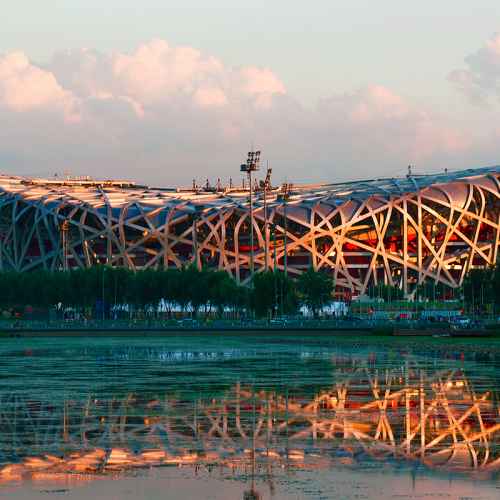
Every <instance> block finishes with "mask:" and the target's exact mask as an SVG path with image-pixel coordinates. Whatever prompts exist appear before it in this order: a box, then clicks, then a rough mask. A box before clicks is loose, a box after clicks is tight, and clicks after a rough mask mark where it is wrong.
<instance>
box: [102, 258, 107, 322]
mask: <svg viewBox="0 0 500 500" xmlns="http://www.w3.org/2000/svg"><path fill="white" fill-rule="evenodd" d="M105 272H106V268H105V267H104V266H103V268H102V321H103V323H104V319H105V314H104V273H105Z"/></svg>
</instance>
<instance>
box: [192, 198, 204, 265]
mask: <svg viewBox="0 0 500 500" xmlns="http://www.w3.org/2000/svg"><path fill="white" fill-rule="evenodd" d="M202 212H203V208H202V207H199V206H197V207H195V209H194V213H193V231H192V238H193V264H194V265H195V266H196V269H198V270H200V258H199V255H198V221H199V220H200V218H201V214H202Z"/></svg>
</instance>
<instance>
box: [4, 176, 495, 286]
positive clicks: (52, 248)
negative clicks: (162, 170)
mask: <svg viewBox="0 0 500 500" xmlns="http://www.w3.org/2000/svg"><path fill="white" fill-rule="evenodd" d="M248 194H249V193H248V189H246V190H245V189H237V188H231V189H219V190H218V189H212V190H190V191H188V190H175V189H159V188H158V189H156V188H149V187H146V186H140V185H137V184H134V183H131V182H126V181H95V180H91V179H84V180H77V179H67V180H61V179H52V180H48V179H29V178H23V177H13V176H0V266H1V268H2V269H15V270H20V271H24V270H26V271H27V270H31V269H36V268H41V267H43V268H47V269H60V268H64V267H66V266H68V267H84V266H92V265H95V264H99V263H101V264H102V263H106V264H108V265H114V266H125V267H128V268H131V269H140V268H148V267H158V266H163V267H172V266H175V267H181V266H184V265H187V264H189V263H193V264H195V265H198V266H202V265H203V266H207V267H211V268H216V269H224V270H226V271H227V272H229V273H230V274H231V275H233V276H234V277H235V278H236V279H237V280H238V281H239V282H242V283H247V282H248V281H249V280H250V261H251V257H252V256H253V262H254V269H255V272H261V271H263V270H265V269H272V268H275V267H276V268H278V269H284V267H285V266H286V267H287V271H288V272H289V273H290V274H292V275H298V274H300V273H301V272H303V271H304V270H305V269H307V268H309V267H310V266H312V267H313V268H315V269H320V270H324V271H325V272H327V273H329V274H331V276H332V279H334V280H335V283H336V287H337V292H338V293H349V294H351V293H352V294H353V295H357V294H360V293H361V294H362V293H366V291H367V290H368V288H369V287H370V286H373V285H376V284H377V283H385V284H389V285H393V286H398V287H400V288H401V289H403V290H404V292H405V293H407V294H411V293H412V292H413V290H415V287H416V285H418V284H420V283H423V282H424V281H426V280H433V281H435V282H439V283H443V284H444V285H447V286H449V287H451V288H455V287H458V286H460V284H461V283H462V281H463V278H464V275H465V273H466V272H467V270H468V269H470V268H471V267H473V266H485V265H488V264H493V263H495V262H496V260H497V253H498V246H499V243H500V226H499V222H500V221H499V215H500V199H499V197H500V167H490V168H481V169H473V170H472V169H471V170H464V171H459V172H453V173H448V172H446V173H443V174H436V175H408V176H406V177H404V178H389V179H374V180H367V181H356V182H347V183H340V184H323V185H307V186H304V185H303V186H293V187H292V189H291V190H290V191H289V196H283V194H284V193H283V188H271V189H270V190H269V191H268V192H267V194H266V201H267V203H266V208H264V203H263V201H264V193H263V192H262V191H258V190H257V191H256V192H255V193H254V208H253V228H254V246H253V248H252V247H251V245H250V235H249V233H250V230H249V228H250V216H249V199H248V198H249V196H248ZM266 248H267V250H268V251H267V252H266ZM285 253H286V254H287V259H285V258H284V256H285ZM266 256H267V262H266Z"/></svg>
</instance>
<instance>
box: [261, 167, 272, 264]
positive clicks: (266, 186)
mask: <svg viewBox="0 0 500 500" xmlns="http://www.w3.org/2000/svg"><path fill="white" fill-rule="evenodd" d="M272 172H273V169H272V168H269V166H268V167H267V173H266V179H265V181H264V182H263V183H262V188H263V190H264V262H265V265H264V270H265V271H267V270H268V269H269V231H268V222H267V192H268V190H269V189H271V174H272Z"/></svg>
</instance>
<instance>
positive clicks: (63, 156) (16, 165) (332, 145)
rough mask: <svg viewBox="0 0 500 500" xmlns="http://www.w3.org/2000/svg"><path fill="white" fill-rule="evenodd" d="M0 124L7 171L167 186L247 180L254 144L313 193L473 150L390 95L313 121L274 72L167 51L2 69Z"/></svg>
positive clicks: (12, 63)
mask: <svg viewBox="0 0 500 500" xmlns="http://www.w3.org/2000/svg"><path fill="white" fill-rule="evenodd" d="M0 120H1V121H2V123H3V124H7V127H5V126H4V127H3V128H2V130H1V131H0V159H2V158H4V159H7V160H8V161H9V164H4V165H1V166H0V168H2V169H3V170H5V169H8V168H10V170H11V171H13V170H17V171H19V172H20V173H22V172H27V173H29V172H31V173H39V172H44V171H45V172H47V173H50V172H54V171H56V170H59V171H61V170H65V169H67V168H70V169H71V170H72V171H73V172H74V173H75V174H89V175H94V176H97V177H103V176H104V177H129V178H135V179H138V180H141V181H144V182H150V183H162V184H175V183H189V182H190V179H191V178H192V177H198V178H202V177H203V178H206V177H207V176H209V177H214V178H216V177H225V178H226V179H227V178H228V177H229V176H233V177H236V178H238V175H239V174H238V171H237V166H238V164H239V163H240V162H241V160H242V156H244V155H245V154H246V151H247V148H248V147H249V146H250V144H251V143H252V142H253V143H254V144H255V145H256V146H258V147H260V148H262V149H263V150H264V152H265V155H266V157H269V156H270V157H271V159H272V160H273V162H272V163H273V164H274V166H275V167H276V168H275V172H276V173H277V175H279V173H280V172H283V174H282V176H284V175H287V176H288V178H289V180H294V179H301V180H308V181H315V180H336V179H337V180H338V179H346V178H356V177H361V176H366V175H374V174H381V175H382V174H384V173H388V172H396V171H400V172H401V171H403V170H404V169H405V166H406V165H407V164H408V163H414V162H417V163H419V165H420V166H421V168H422V169H426V168H428V167H430V166H433V165H439V166H440V167H441V166H442V163H443V162H453V161H459V162H463V161H464V160H463V158H465V157H466V155H465V153H466V152H467V151H468V149H469V148H470V144H469V141H468V140H466V134H464V133H463V132H461V131H456V130H454V129H453V127H451V126H450V125H449V124H448V123H447V121H446V120H444V119H442V118H440V117H438V116H435V114H434V113H432V112H430V111H429V110H425V109H419V108H417V107H416V106H414V105H413V104H412V103H411V102H409V101H408V100H407V99H405V98H404V97H402V96H400V95H398V94H397V93H395V92H394V91H392V90H391V89H388V88H386V87H384V86H381V85H368V86H366V87H363V88H361V89H358V90H356V91H353V92H350V93H347V94H335V93H332V96H330V97H328V98H326V99H323V100H321V101H320V103H319V105H318V107H317V109H307V108H304V107H303V106H301V105H300V104H299V102H298V101H297V100H295V99H294V98H293V97H292V96H290V95H289V94H288V92H287V89H286V87H285V84H284V83H283V82H282V81H281V80H280V78H279V77H278V76H277V75H276V74H275V73H274V72H273V71H272V70H270V69H268V68H258V67H255V66H244V67H229V66H226V65H224V64H223V63H222V62H221V61H220V60H219V59H217V58H215V57H213V56H210V55H206V54H204V53H202V52H200V51H198V50H196V49H194V48H191V47H173V46H171V45H169V44H168V43H167V42H165V41H163V40H153V41H151V42H149V43H145V44H142V45H141V46H139V47H138V48H137V49H136V50H135V51H133V52H132V53H130V54H125V53H120V52H114V53H109V54H105V53H100V52H98V51H95V50H90V49H78V50H71V51H65V52H58V53H56V54H55V55H54V57H53V58H52V60H51V61H50V62H49V63H48V64H47V65H45V66H43V67H40V66H37V65H35V64H34V63H33V62H30V61H29V59H28V58H27V56H26V55H24V54H22V53H10V54H7V55H5V56H3V57H0ZM28 144H29V147H27V145H28ZM447 165H448V163H447Z"/></svg>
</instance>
